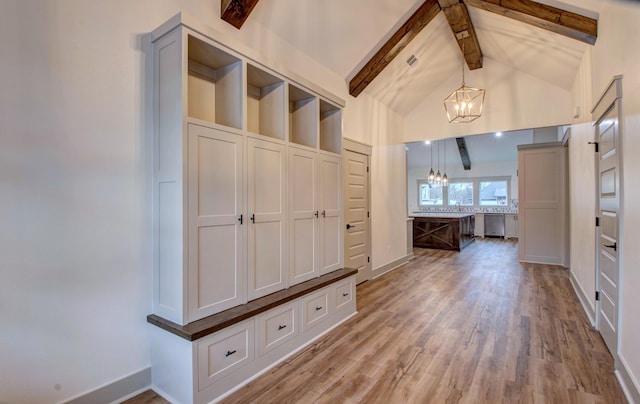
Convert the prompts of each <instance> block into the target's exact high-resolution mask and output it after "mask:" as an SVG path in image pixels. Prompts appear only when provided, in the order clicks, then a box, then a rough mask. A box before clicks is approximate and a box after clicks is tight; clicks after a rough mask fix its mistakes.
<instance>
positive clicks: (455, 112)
mask: <svg viewBox="0 0 640 404" xmlns="http://www.w3.org/2000/svg"><path fill="white" fill-rule="evenodd" d="M464 62H465V59H464V43H463V44H462V86H461V87H460V88H458V89H457V90H455V91H454V92H452V93H451V95H449V96H448V97H447V98H445V99H444V110H445V111H446V113H447V119H448V120H449V123H451V122H455V123H469V122H473V121H475V120H476V119H478V118H480V116H481V115H482V107H483V105H484V95H485V92H486V91H485V90H483V89H480V88H473V87H467V86H465V84H464Z"/></svg>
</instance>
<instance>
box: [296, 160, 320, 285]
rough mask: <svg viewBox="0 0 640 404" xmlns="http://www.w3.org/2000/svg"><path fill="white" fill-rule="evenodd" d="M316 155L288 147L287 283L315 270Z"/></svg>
mask: <svg viewBox="0 0 640 404" xmlns="http://www.w3.org/2000/svg"><path fill="white" fill-rule="evenodd" d="M317 156H318V155H317V153H316V152H312V151H309V150H304V149H298V148H295V147H289V226H290V227H289V285H295V284H297V283H300V282H304V281H306V280H309V279H312V278H314V277H316V276H318V272H319V271H318V265H319V264H318V261H319V257H318V248H319V242H318V208H317V203H318V201H317V170H318V168H317V165H318V163H317V161H318V159H317Z"/></svg>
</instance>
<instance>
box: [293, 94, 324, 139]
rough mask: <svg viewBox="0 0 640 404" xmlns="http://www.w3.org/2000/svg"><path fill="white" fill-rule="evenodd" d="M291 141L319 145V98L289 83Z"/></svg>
mask: <svg viewBox="0 0 640 404" xmlns="http://www.w3.org/2000/svg"><path fill="white" fill-rule="evenodd" d="M289 141H290V142H293V143H297V144H300V145H304V146H309V147H314V148H315V147H318V99H317V98H316V97H315V96H313V95H311V94H309V93H308V92H306V91H304V90H301V89H299V88H298V87H295V86H293V85H291V84H289Z"/></svg>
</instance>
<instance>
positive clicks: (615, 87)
mask: <svg viewBox="0 0 640 404" xmlns="http://www.w3.org/2000/svg"><path fill="white" fill-rule="evenodd" d="M621 99H622V75H617V76H614V77H613V79H612V80H611V82H610V83H609V85H608V86H607V88H606V89H605V91H604V92H603V93H602V95H601V96H600V98H599V99H598V101H597V102H596V103H595V106H594V107H593V108H592V110H591V117H592V121H593V123H592V126H593V127H594V128H595V130H594V139H593V141H594V142H599V141H600V133H599V130H598V125H599V124H600V122H601V121H602V119H603V118H604V117H605V116H606V115H607V114H608V113H609V111H610V110H611V109H612V108H614V107H615V108H617V115H618V117H617V119H618V144H617V145H616V154H617V160H618V161H617V166H618V167H617V168H618V179H617V186H618V223H617V226H618V239H617V242H618V246H617V249H618V255H617V260H618V261H617V264H618V282H617V288H618V296H617V298H618V299H617V300H618V301H617V302H616V316H617V318H616V347H615V348H616V349H615V352H611V356H613V359H614V364H615V369H618V368H619V360H620V359H619V356H618V350H619V348H620V342H621V341H620V329H621V326H622V321H621V319H622V318H621V314H622V308H621V302H622V300H623V299H622V284H623V280H624V271H623V265H622V264H623V259H622V251H623V247H624V240H623V236H622V234H623V227H624V220H623V219H624V202H623V201H624V198H623V196H624V187H623V177H624V173H623V165H622V162H623V159H622V158H623V150H622V149H623V148H622V137H623V136H622V135H623V122H622V112H621V109H622V105H621ZM595 165H596V167H595V175H596V216H597V217H600V154H599V153H598V156H597V158H596V162H595ZM594 242H595V247H596V251H595V252H596V259H595V265H596V268H595V278H596V279H595V285H596V292H597V293H599V292H600V290H601V285H600V275H601V273H600V270H601V268H600V248H599V247H600V243H599V242H600V227H597V228H596V239H595V240H594ZM601 304H602V303H601V300H596V302H595V308H596V315H595V322H596V329H597V330H598V331H600V329H601V327H600V321H601V320H602V319H601V315H600V305H601Z"/></svg>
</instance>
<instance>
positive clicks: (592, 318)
mask: <svg viewBox="0 0 640 404" xmlns="http://www.w3.org/2000/svg"><path fill="white" fill-rule="evenodd" d="M569 281H571V286H573V291H574V292H575V294H576V296H578V300H579V301H580V304H581V305H582V309H583V310H584V313H585V314H586V315H587V318H588V319H589V322H590V323H591V326H592V327H595V326H596V313H595V311H593V310H592V309H591V305H590V304H589V301H590V300H589V298H588V297H587V295H586V293H585V292H584V290H583V289H582V286H581V285H580V282H578V280H577V279H576V277H575V276H573V272H571V271H569Z"/></svg>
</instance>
